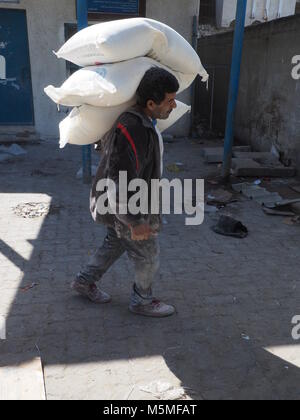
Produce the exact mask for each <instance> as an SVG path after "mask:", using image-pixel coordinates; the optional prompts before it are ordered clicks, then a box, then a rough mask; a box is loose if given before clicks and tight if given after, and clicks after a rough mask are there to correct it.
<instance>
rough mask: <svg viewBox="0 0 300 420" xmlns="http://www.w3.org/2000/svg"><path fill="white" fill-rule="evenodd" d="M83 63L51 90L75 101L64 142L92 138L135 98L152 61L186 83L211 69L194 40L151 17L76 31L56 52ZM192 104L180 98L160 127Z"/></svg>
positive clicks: (56, 97)
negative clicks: (194, 45) (60, 84)
mask: <svg viewBox="0 0 300 420" xmlns="http://www.w3.org/2000/svg"><path fill="white" fill-rule="evenodd" d="M56 55H57V57H58V58H63V59H65V60H67V61H70V62H72V63H74V64H76V65H78V66H80V67H83V68H81V69H80V70H78V71H77V72H75V73H74V74H73V75H72V76H71V77H70V78H69V79H68V80H67V81H66V82H65V83H64V84H63V85H62V86H61V87H60V88H55V87H54V86H48V87H47V88H45V92H46V94H47V95H48V96H49V97H50V98H51V99H52V100H53V101H54V102H55V103H56V104H58V105H64V106H69V107H74V108H73V110H72V111H71V113H70V114H69V115H68V116H67V118H65V119H64V120H63V121H62V122H61V123H60V126H59V129H60V147H61V148H63V147H64V146H65V145H66V144H67V143H70V144H77V145H87V144H93V143H95V142H97V141H99V140H100V139H101V138H102V137H103V136H104V134H105V133H107V132H108V131H109V130H110V129H111V128H112V126H113V125H114V123H115V122H116V120H117V119H118V117H119V116H120V115H121V114H122V113H123V112H124V111H126V109H128V108H129V107H130V106H132V105H134V104H135V103H136V91H137V88H138V86H139V84H140V82H141V80H142V78H143V76H144V74H145V73H146V71H147V70H149V69H150V68H151V67H154V66H156V67H161V68H164V69H166V70H168V71H169V72H170V73H172V74H173V75H174V76H175V77H176V78H177V80H178V82H179V85H180V90H179V92H178V93H180V92H182V91H184V90H185V89H187V88H188V87H189V86H190V85H191V84H192V82H193V81H194V80H195V78H196V76H197V75H198V74H199V75H200V76H201V78H202V81H203V82H206V81H207V80H208V77H209V76H208V74H207V72H206V71H205V69H204V68H203V66H202V64H201V61H200V58H199V56H198V55H197V53H196V52H195V51H194V49H193V48H192V46H191V45H190V44H189V43H188V42H187V41H186V40H185V39H184V38H183V37H182V36H181V35H179V34H178V33H177V32H176V31H174V30H173V29H172V28H170V27H169V26H167V25H165V24H163V23H161V22H158V21H155V20H152V19H146V18H133V19H124V20H118V21H112V22H105V23H100V24H96V25H93V26H90V27H88V28H86V29H83V30H82V31H80V32H78V33H77V34H75V35H74V36H73V37H72V38H71V39H70V40H69V41H67V42H66V43H65V44H64V45H63V47H62V48H61V49H60V50H59V51H58V52H57V53H56ZM190 110H191V107H189V106H187V105H185V104H183V103H181V102H179V101H177V109H176V110H174V111H173V112H172V113H171V115H170V117H169V119H168V120H165V121H162V120H161V121H158V128H159V129H160V131H161V132H163V131H165V130H166V129H168V128H169V127H170V126H171V125H173V124H174V123H175V122H176V121H178V120H179V119H180V118H181V117H182V116H183V115H184V114H185V113H187V112H190Z"/></svg>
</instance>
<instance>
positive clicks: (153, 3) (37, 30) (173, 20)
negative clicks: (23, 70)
mask: <svg viewBox="0 0 300 420" xmlns="http://www.w3.org/2000/svg"><path fill="white" fill-rule="evenodd" d="M75 3H76V2H75V0H20V3H18V4H14V3H3V2H1V1H0V9H1V8H19V9H25V10H26V11H27V22H28V35H29V49H30V60H31V76H32V86H33V99H34V110H35V129H36V131H37V133H39V134H40V136H41V138H57V137H58V124H59V122H60V121H61V120H62V119H63V118H64V113H63V111H61V112H60V113H59V112H58V111H57V107H56V105H55V104H54V103H52V102H51V101H50V100H49V98H48V97H47V96H46V95H45V94H44V91H43V89H44V87H45V86H47V85H49V84H53V85H55V86H59V85H61V84H62V83H63V82H64V81H65V79H66V77H67V73H66V63H65V61H64V60H57V59H56V57H55V56H54V54H52V50H57V49H58V48H59V47H60V46H61V45H62V44H63V43H64V42H65V35H64V24H65V23H76V11H75ZM199 7H200V0H147V17H149V18H153V19H157V20H160V21H162V22H165V23H167V24H169V25H171V26H172V27H173V28H174V29H175V30H177V31H178V32H179V33H180V34H181V35H183V36H184V37H185V38H186V39H187V40H188V41H190V42H191V40H192V20H193V16H194V15H198V14H199ZM180 99H181V100H183V101H185V102H186V103H188V104H190V103H191V90H189V91H187V92H185V93H183V94H182V95H181V96H180ZM189 128H190V116H186V117H185V118H183V119H182V121H180V122H179V123H178V124H177V126H176V127H174V128H173V129H172V132H173V133H174V134H176V135H180V136H185V135H187V134H188V133H189Z"/></svg>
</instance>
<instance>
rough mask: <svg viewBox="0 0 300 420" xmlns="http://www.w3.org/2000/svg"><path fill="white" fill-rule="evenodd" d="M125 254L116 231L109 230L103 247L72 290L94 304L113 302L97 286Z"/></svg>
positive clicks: (77, 279)
mask: <svg viewBox="0 0 300 420" xmlns="http://www.w3.org/2000/svg"><path fill="white" fill-rule="evenodd" d="M124 252H125V247H124V245H123V243H122V240H120V239H119V238H118V236H117V233H116V231H115V230H114V229H112V228H109V229H108V232H107V236H106V238H105V239H104V242H103V245H102V246H101V247H100V248H99V249H98V250H97V251H96V253H95V254H94V255H93V256H92V258H91V259H90V261H89V262H88V264H87V265H86V266H85V267H84V268H83V269H82V270H81V271H80V272H79V273H78V274H77V276H76V279H75V281H74V282H73V283H72V285H71V288H72V289H73V290H75V291H76V292H77V293H79V294H81V295H84V296H86V297H88V298H89V299H90V300H91V301H92V302H94V303H106V302H109V301H110V300H111V298H110V296H109V295H108V294H107V293H104V292H102V291H101V290H99V289H98V288H97V286H96V282H97V281H99V280H100V279H101V278H102V276H103V275H104V274H105V273H106V271H107V270H108V269H109V268H110V267H111V266H112V265H113V263H114V262H115V261H116V260H117V259H118V258H120V257H121V255H122V254H123V253H124Z"/></svg>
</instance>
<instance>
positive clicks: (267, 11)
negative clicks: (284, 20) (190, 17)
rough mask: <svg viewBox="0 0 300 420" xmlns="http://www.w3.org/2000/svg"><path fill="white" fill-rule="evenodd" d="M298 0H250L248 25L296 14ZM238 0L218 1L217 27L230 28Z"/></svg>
mask: <svg viewBox="0 0 300 420" xmlns="http://www.w3.org/2000/svg"><path fill="white" fill-rule="evenodd" d="M296 1H297V0H248V4H247V17H246V25H247V26H248V25H252V24H253V23H254V22H265V21H270V20H274V19H278V18H280V17H287V16H291V15H294V14H295V8H296ZM236 5H237V0H217V25H218V27H229V26H230V25H231V23H232V22H233V21H234V20H235V11H236Z"/></svg>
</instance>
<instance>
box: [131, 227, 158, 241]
mask: <svg viewBox="0 0 300 420" xmlns="http://www.w3.org/2000/svg"><path fill="white" fill-rule="evenodd" d="M130 230H131V239H132V240H133V241H148V240H149V239H150V237H151V236H156V235H157V233H156V232H155V231H154V230H152V229H151V227H150V226H149V225H148V224H144V225H138V226H135V227H133V226H130Z"/></svg>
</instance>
